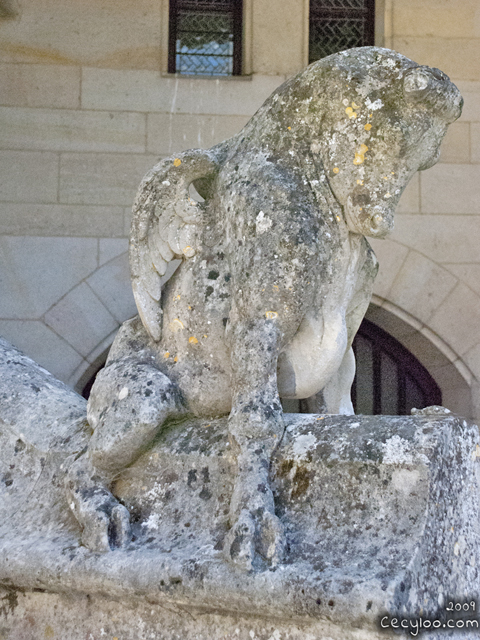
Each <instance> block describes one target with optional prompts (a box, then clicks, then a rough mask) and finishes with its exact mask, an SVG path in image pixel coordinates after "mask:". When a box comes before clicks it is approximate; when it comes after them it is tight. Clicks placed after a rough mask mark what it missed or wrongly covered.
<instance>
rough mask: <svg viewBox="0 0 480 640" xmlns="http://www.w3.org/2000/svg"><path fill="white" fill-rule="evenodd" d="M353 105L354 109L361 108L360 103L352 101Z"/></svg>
mask: <svg viewBox="0 0 480 640" xmlns="http://www.w3.org/2000/svg"><path fill="white" fill-rule="evenodd" d="M352 107H353V108H354V109H360V105H359V104H355V102H352Z"/></svg>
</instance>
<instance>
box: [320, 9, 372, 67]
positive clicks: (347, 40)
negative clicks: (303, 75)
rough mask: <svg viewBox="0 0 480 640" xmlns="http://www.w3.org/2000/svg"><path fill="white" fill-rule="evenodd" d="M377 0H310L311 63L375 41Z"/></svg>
mask: <svg viewBox="0 0 480 640" xmlns="http://www.w3.org/2000/svg"><path fill="white" fill-rule="evenodd" d="M374 27H375V0H310V31H309V63H310V62H314V61H315V60H319V59H320V58H324V57H325V56H329V55H331V54H332V53H337V52H338V51H344V50H345V49H351V48H352V47H364V46H367V45H373V44H374V37H375V33H374Z"/></svg>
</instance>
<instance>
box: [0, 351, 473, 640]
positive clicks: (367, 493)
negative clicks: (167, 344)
mask: <svg viewBox="0 0 480 640" xmlns="http://www.w3.org/2000/svg"><path fill="white" fill-rule="evenodd" d="M2 356H3V357H2V358H0V373H1V376H2V380H3V381H4V382H5V383H6V384H8V385H12V382H13V381H15V382H14V384H15V385H16V386H17V389H18V392H17V393H16V394H10V395H9V400H8V403H7V404H6V406H5V399H4V400H3V402H2V404H1V405H0V411H1V412H2V416H3V415H6V417H7V421H8V428H6V427H5V426H4V427H2V428H0V442H1V445H2V446H1V448H0V464H1V465H2V466H1V469H2V471H3V470H4V469H8V474H9V475H8V476H7V479H8V483H5V482H4V483H2V484H1V485H0V491H1V492H2V493H1V495H2V501H1V502H0V509H1V510H2V512H1V514H0V515H1V518H0V530H1V533H2V538H1V540H2V542H1V544H0V580H1V581H2V583H3V584H5V583H7V584H8V588H5V587H4V589H6V592H7V593H6V601H7V602H8V603H10V608H9V611H8V615H7V616H6V618H5V620H4V622H3V625H4V626H3V628H4V629H5V630H6V631H7V633H8V634H10V633H11V632H12V631H14V630H23V629H24V628H26V627H25V625H26V622H25V616H26V614H27V611H28V612H30V614H31V613H32V612H34V613H35V615H33V616H32V615H31V616H30V618H29V627H28V633H29V636H28V637H29V640H40V638H44V637H45V629H46V628H47V627H49V628H50V629H52V631H49V634H50V635H51V634H52V633H55V631H54V630H57V629H59V624H60V623H61V625H62V638H63V640H76V639H77V638H78V632H79V630H81V631H82V633H83V630H84V629H87V626H86V625H87V622H88V629H89V631H88V633H92V632H93V631H95V632H96V631H97V630H98V631H100V629H102V628H103V630H104V631H103V633H104V634H106V633H108V634H109V635H110V636H111V637H115V636H113V634H116V637H123V638H126V639H128V640H136V638H138V629H139V628H141V629H142V630H143V631H145V630H147V631H148V633H149V635H153V636H156V635H158V634H161V637H162V639H165V640H174V639H175V638H178V637H179V631H180V632H181V634H182V637H208V638H210V639H212V640H220V639H221V638H223V639H224V638H228V640H234V639H235V638H240V640H242V639H243V640H250V639H251V638H253V639H254V640H255V638H257V640H271V639H272V638H273V639H274V640H277V638H282V637H284V636H285V637H287V638H290V639H292V640H300V639H301V640H327V639H333V640H367V639H368V640H372V639H377V638H378V639H379V638H381V637H385V636H382V635H381V627H380V620H383V621H384V623H385V621H386V620H389V619H391V618H392V617H393V616H397V617H401V618H405V619H415V618H416V617H417V618H419V617H420V616H422V617H423V619H427V618H436V617H437V616H438V617H441V619H442V621H446V620H447V619H449V618H451V619H453V616H449V614H448V613H447V611H446V607H447V604H448V600H449V598H450V597H453V596H451V594H452V593H453V594H455V596H456V598H458V600H459V601H461V602H463V601H465V600H466V599H467V597H469V598H470V599H473V598H474V597H475V596H476V594H477V589H478V586H477V585H478V564H479V561H478V553H479V545H478V523H477V520H478V517H479V505H478V490H477V479H476V471H477V467H478V465H479V458H478V456H477V451H478V447H479V435H478V428H477V427H476V426H475V425H473V424H468V423H467V422H466V421H465V420H463V419H462V418H459V417H457V416H454V415H451V414H448V413H442V411H440V412H437V413H435V412H433V413H431V414H428V412H426V413H423V414H420V415H416V416H399V417H385V416H334V415H315V414H313V415H312V414H310V415H298V414H296V415H292V414H287V415H286V416H285V420H286V431H285V435H284V437H283V439H282V442H281V445H280V447H279V449H278V450H277V452H276V454H275V456H274V459H273V461H272V483H273V486H274V491H275V499H276V503H277V506H278V509H277V511H278V514H279V517H280V518H281V520H282V522H283V524H284V527H285V531H286V536H287V540H288V543H289V544H288V556H287V558H286V561H285V562H283V563H282V564H281V565H280V566H279V567H278V568H277V569H276V570H275V571H270V570H266V571H260V572H258V573H244V572H241V571H238V570H237V569H234V568H232V567H231V566H230V565H229V564H227V563H226V562H225V559H224V556H223V552H222V545H223V538H224V536H225V532H226V530H227V528H228V502H229V496H230V494H231V491H232V485H233V479H234V474H235V463H234V457H233V456H232V454H231V453H230V450H229V441H228V434H227V421H226V418H220V419H216V420H204V419H193V420H187V421H183V422H182V423H181V424H177V425H171V427H170V428H169V429H168V430H166V431H165V432H164V433H163V434H162V435H161V436H160V437H159V438H158V441H157V442H156V443H155V445H154V446H153V447H152V449H150V450H149V451H147V452H146V453H145V454H144V455H142V456H141V457H140V458H139V459H138V460H137V461H136V462H135V463H133V465H131V466H130V467H129V468H128V469H127V470H126V471H125V472H123V473H122V474H121V475H120V476H119V477H117V479H116V481H115V483H114V487H113V489H114V492H115V494H116V495H117V496H118V497H119V498H120V499H121V500H122V502H123V504H125V505H126V506H127V508H128V510H129V511H130V513H131V515H132V521H133V530H134V535H135V538H134V539H133V540H132V542H131V543H130V545H129V548H128V549H125V550H118V549H117V550H115V551H114V552H111V553H108V552H107V553H106V554H99V553H94V552H91V551H89V550H88V549H86V548H85V547H83V546H81V544H80V530H79V526H78V525H77V524H76V522H75V520H74V519H73V518H71V516H70V517H69V515H68V514H69V511H68V504H67V497H66V494H65V493H64V489H63V486H62V483H60V482H58V480H57V481H56V482H55V481H54V480H55V478H58V476H59V475H60V474H61V473H62V472H61V468H60V465H61V464H62V463H64V462H65V460H66V458H67V456H68V455H70V454H72V453H76V452H77V451H79V450H80V449H81V448H82V446H84V445H85V443H86V440H87V439H88V431H87V430H86V429H85V424H84V423H83V422H82V413H83V411H85V410H84V408H83V407H84V405H83V407H82V399H81V398H78V396H74V394H73V392H72V391H66V392H64V395H62V393H61V390H60V389H59V388H58V383H57V385H56V384H55V381H50V379H47V380H44V379H42V374H41V372H37V371H36V370H33V372H32V371H31V369H30V368H29V367H28V363H27V362H25V360H21V361H20V362H21V364H22V365H23V366H22V368H21V372H22V378H21V380H20V381H17V380H15V377H14V376H13V375H12V374H13V373H14V372H16V369H15V368H16V367H17V363H18V362H19V356H18V355H17V354H15V353H12V350H11V349H10V350H9V349H6V348H4V350H3V352H2ZM7 360H8V362H7ZM12 363H13V364H12ZM32 382H33V383H34V385H35V387H36V388H37V389H39V390H40V392H37V395H35V393H34V391H33V389H32V386H33V385H32V384H31V383H32ZM45 382H46V383H47V384H49V385H50V386H49V387H48V389H49V390H50V389H51V396H52V400H51V404H50V406H48V407H47V411H48V413H47V412H46V411H43V412H41V413H40V412H39V408H40V407H41V406H42V403H44V402H45V387H46V384H45ZM39 393H40V394H42V393H43V395H40V397H39V396H38V394H39ZM17 406H18V411H17V410H16V409H17ZM65 407H70V410H69V411H68V412H65V409H64V408H65ZM55 409H58V413H59V414H60V413H61V412H62V411H63V413H62V415H63V416H64V418H63V420H57V421H52V420H51V417H50V415H51V414H52V411H54V410H55ZM83 415H84V414H83ZM35 416H38V417H37V420H35ZM47 423H48V427H49V428H48V429H46V428H45V427H44V424H47ZM70 431H71V432H72V435H73V437H72V438H68V437H66V436H67V433H69V432H70ZM19 440H20V441H21V443H22V445H21V446H19ZM46 451H47V452H49V453H51V454H52V455H49V456H45V452H46ZM53 454H54V455H53ZM42 457H43V458H44V460H43V464H42V463H41V458H42ZM12 460H14V461H15V464H14V466H13V467H10V466H9V465H10V464H11V461H12ZM29 471H30V473H29ZM40 471H41V473H39V472H40ZM20 496H21V498H22V499H21V500H19V498H20ZM12 505H15V509H16V510H15V514H14V517H13V518H12V517H11V511H12ZM452 522H453V523H454V526H453V525H452ZM65 549H68V552H67V553H65ZM412 558H414V561H412ZM87 594H88V601H89V603H90V604H89V606H88V612H89V613H88V616H85V614H86V611H87V608H86V607H87V605H86V601H87V600H86V599H87ZM67 596H68V606H67ZM117 602H121V609H120V608H117V605H116V603H117ZM179 603H181V604H179ZM147 605H148V606H147ZM67 610H68V613H67ZM186 611H187V612H188V615H185V612H186ZM205 611H207V612H208V613H207V614H205ZM37 612H38V615H37ZM117 613H118V617H117ZM127 614H128V615H127ZM205 615H207V618H205ZM208 616H211V617H208ZM477 616H478V614H477V613H476V612H475V613H473V612H470V613H469V614H464V615H463V616H462V617H463V619H469V620H471V619H475V620H477ZM254 630H255V631H254ZM252 631H253V635H252ZM257 632H258V633H257ZM462 633H463V631H462ZM135 634H136V635H135ZM282 634H283V635H282ZM100 636H101V633H100ZM7 637H8V636H7ZM159 637H160V636H159ZM453 637H455V636H453ZM457 637H458V638H460V637H461V636H457ZM435 640H436V637H435Z"/></svg>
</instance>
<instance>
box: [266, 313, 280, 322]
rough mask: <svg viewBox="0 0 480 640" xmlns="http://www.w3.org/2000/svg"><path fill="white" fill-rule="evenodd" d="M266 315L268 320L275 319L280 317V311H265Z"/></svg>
mask: <svg viewBox="0 0 480 640" xmlns="http://www.w3.org/2000/svg"><path fill="white" fill-rule="evenodd" d="M265 317H266V318H267V320H275V318H278V313H277V312H276V311H265Z"/></svg>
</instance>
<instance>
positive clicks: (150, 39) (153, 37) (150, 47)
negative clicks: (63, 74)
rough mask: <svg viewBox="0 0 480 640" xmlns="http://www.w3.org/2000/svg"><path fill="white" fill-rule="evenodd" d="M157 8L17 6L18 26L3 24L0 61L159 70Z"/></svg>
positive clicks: (148, 4)
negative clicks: (19, 15)
mask: <svg viewBox="0 0 480 640" xmlns="http://www.w3.org/2000/svg"><path fill="white" fill-rule="evenodd" d="M160 11H161V3H159V2H155V1H154V0H139V1H138V2H136V3H135V5H132V4H131V3H130V2H127V1H125V0H122V1H120V2H118V3H116V5H115V11H112V10H111V5H110V4H109V3H108V2H94V1H93V0H85V2H82V3H81V4H78V3H76V2H72V1H71V0H69V1H66V2H61V3H58V2H55V3H52V2H50V1H49V0H38V1H37V2H22V3H21V21H20V20H9V21H7V20H5V21H2V25H1V29H2V37H1V43H2V45H1V47H0V60H2V61H5V62H26V63H39V62H40V63H46V64H52V65H66V64H70V65H85V64H87V65H99V66H105V67H120V68H128V67H133V68H136V67H138V68H148V69H158V46H159V41H160Z"/></svg>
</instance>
